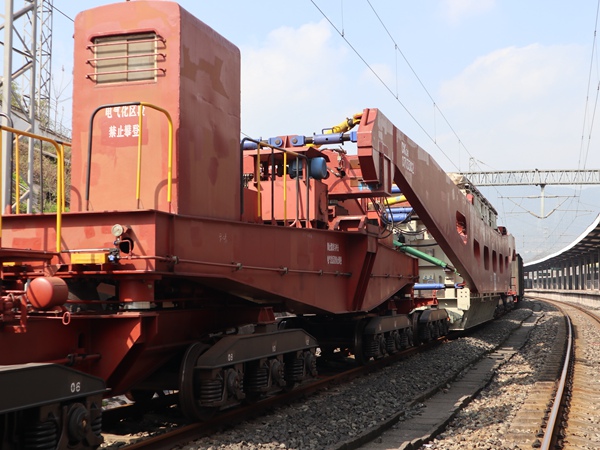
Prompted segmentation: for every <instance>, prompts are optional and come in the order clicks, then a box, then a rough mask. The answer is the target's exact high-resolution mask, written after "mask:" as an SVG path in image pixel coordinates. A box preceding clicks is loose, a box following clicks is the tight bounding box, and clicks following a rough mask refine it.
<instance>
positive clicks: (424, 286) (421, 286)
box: [413, 283, 465, 291]
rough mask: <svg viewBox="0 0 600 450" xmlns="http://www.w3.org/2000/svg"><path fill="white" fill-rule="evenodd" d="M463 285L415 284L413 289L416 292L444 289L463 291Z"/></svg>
mask: <svg viewBox="0 0 600 450" xmlns="http://www.w3.org/2000/svg"><path fill="white" fill-rule="evenodd" d="M464 287H465V285H464V284H462V283H455V284H443V283H415V285H414V286H413V289H414V290H415V291H438V290H443V289H463V288H464Z"/></svg>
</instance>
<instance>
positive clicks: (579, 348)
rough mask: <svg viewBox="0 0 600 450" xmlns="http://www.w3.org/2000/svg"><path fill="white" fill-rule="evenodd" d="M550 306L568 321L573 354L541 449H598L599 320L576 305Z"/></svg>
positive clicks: (557, 304) (560, 386) (599, 433)
mask: <svg viewBox="0 0 600 450" xmlns="http://www.w3.org/2000/svg"><path fill="white" fill-rule="evenodd" d="M552 303H553V304H554V305H556V306H557V307H558V308H560V309H561V310H562V311H563V312H564V313H565V314H567V315H568V317H569V318H570V321H571V323H572V327H573V330H574V333H573V349H574V350H573V352H574V353H573V355H572V357H571V359H570V360H569V361H567V362H566V363H565V366H564V368H563V371H562V376H561V378H560V381H559V384H558V385H559V388H558V389H557V390H558V392H557V394H556V397H555V399H554V407H553V409H552V412H551V415H550V416H549V418H548V429H547V433H546V434H545V435H544V441H543V442H542V448H553V447H551V446H556V447H558V448H563V449H592V448H594V449H595V448H600V432H599V431H598V427H599V426H600V415H599V412H600V407H599V406H598V405H600V380H598V368H599V367H600V347H599V345H598V343H599V342H600V317H598V315H597V314H595V313H594V312H593V311H590V310H588V309H585V308H583V307H581V306H578V305H575V304H571V303H558V302H552ZM561 388H562V389H561Z"/></svg>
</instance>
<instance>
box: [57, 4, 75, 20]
mask: <svg viewBox="0 0 600 450" xmlns="http://www.w3.org/2000/svg"><path fill="white" fill-rule="evenodd" d="M52 9H53V10H55V11H56V12H57V13H59V14H62V15H63V16H65V17H66V18H67V19H69V20H70V21H71V22H75V21H74V20H73V19H71V18H70V17H69V16H67V15H66V14H65V13H64V12H62V11H61V10H60V9H58V8H57V7H56V6H54V5H52Z"/></svg>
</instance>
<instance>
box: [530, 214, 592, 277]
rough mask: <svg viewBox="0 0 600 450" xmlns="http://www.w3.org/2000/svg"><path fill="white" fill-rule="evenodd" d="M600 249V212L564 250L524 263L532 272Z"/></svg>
mask: <svg viewBox="0 0 600 450" xmlns="http://www.w3.org/2000/svg"><path fill="white" fill-rule="evenodd" d="M599 249H600V214H599V215H598V216H597V217H596V220H594V222H593V223H592V224H591V225H590V226H589V227H588V228H587V229H586V230H585V231H584V232H583V233H581V235H580V236H579V237H578V238H577V239H575V240H574V241H573V242H572V243H571V244H569V245H567V246H566V247H565V248H563V249H562V250H559V251H558V252H556V253H553V254H551V255H548V256H546V257H544V258H542V259H538V260H536V261H531V262H528V263H526V264H524V268H525V271H527V272H532V271H534V270H541V269H548V268H549V267H554V266H555V265H558V264H560V263H562V262H564V261H566V260H570V259H573V258H576V257H578V256H582V255H584V254H587V253H590V252H592V251H599Z"/></svg>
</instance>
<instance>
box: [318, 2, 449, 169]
mask: <svg viewBox="0 0 600 450" xmlns="http://www.w3.org/2000/svg"><path fill="white" fill-rule="evenodd" d="M310 2H311V3H312V4H313V5H314V7H315V8H317V10H318V11H319V12H320V13H321V15H322V16H323V18H325V20H327V22H329V24H330V25H331V27H332V28H333V29H334V30H335V31H336V32H337V33H338V34H339V35H340V37H341V38H342V39H343V40H344V41H345V42H346V44H347V45H348V47H350V49H351V50H352V51H353V52H354V53H355V54H356V56H358V58H359V59H360V60H361V61H362V62H363V64H364V65H365V66H366V67H367V68H368V69H369V71H370V72H371V73H372V74H373V75H374V76H375V78H377V80H378V81H379V82H380V83H381V84H382V86H383V87H384V88H385V89H386V90H387V91H388V92H389V93H390V94H391V95H392V97H394V99H395V100H396V102H398V104H399V105H400V106H401V107H402V108H403V109H404V111H405V112H406V113H407V114H408V116H409V117H410V118H411V119H412V120H413V121H414V122H415V123H416V124H417V126H418V127H419V128H420V129H421V131H423V133H425V135H426V136H427V137H428V138H429V139H430V140H431V142H433V144H434V145H435V146H436V148H437V149H438V150H439V151H440V152H441V153H442V154H443V155H444V156H445V157H446V158H447V159H448V161H449V162H450V163H451V164H452V165H453V166H454V168H456V170H457V171H460V169H459V168H458V166H457V165H456V163H455V162H454V161H453V160H452V159H451V158H450V157H449V156H448V155H447V154H446V152H445V151H444V150H443V149H442V148H441V147H440V145H439V144H438V143H437V142H436V141H435V139H434V138H433V137H432V136H431V134H430V133H429V132H428V131H427V130H426V129H425V127H424V126H423V125H422V124H421V122H419V121H418V120H417V118H416V117H415V116H414V115H413V114H412V112H411V111H410V110H409V109H408V107H407V106H406V105H405V104H404V103H403V102H402V101H401V100H400V98H399V97H397V96H396V95H395V94H394V91H393V90H392V88H390V86H389V85H388V84H387V83H386V82H385V81H384V80H383V78H381V76H380V75H379V74H378V73H377V71H376V70H375V69H373V67H372V66H371V65H370V64H369V62H368V61H367V60H366V59H365V58H364V57H363V55H362V54H361V53H360V52H359V51H358V50H357V49H356V47H354V45H352V43H351V42H350V41H349V40H348V38H347V37H346V36H345V35H344V32H343V31H342V30H340V29H339V28H338V27H337V26H336V25H335V24H334V23H333V21H332V20H331V19H330V18H329V16H327V14H325V12H324V11H323V10H322V9H321V8H320V7H319V5H317V4H316V3H315V1H314V0H310Z"/></svg>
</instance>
